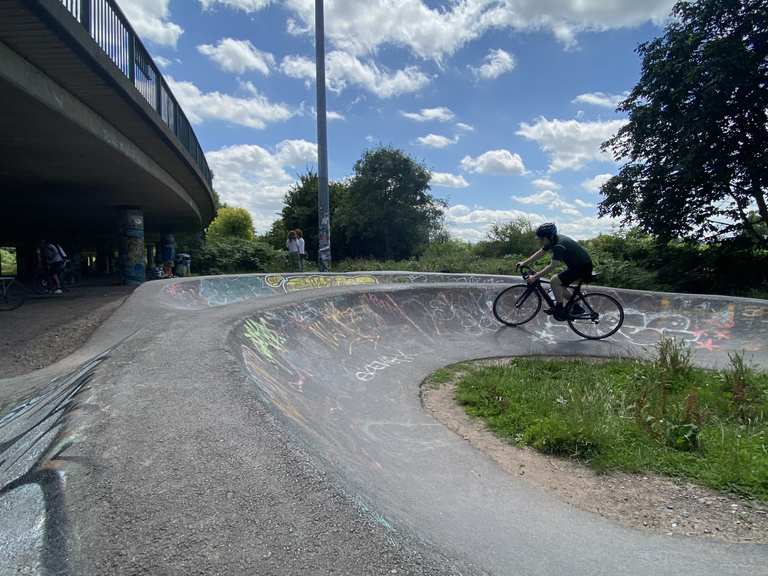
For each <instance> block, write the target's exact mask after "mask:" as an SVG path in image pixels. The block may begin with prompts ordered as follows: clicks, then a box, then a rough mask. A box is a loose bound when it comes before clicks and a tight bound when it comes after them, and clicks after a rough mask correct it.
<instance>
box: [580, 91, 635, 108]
mask: <svg viewBox="0 0 768 576" xmlns="http://www.w3.org/2000/svg"><path fill="white" fill-rule="evenodd" d="M628 95H629V93H628V92H624V94H606V93H605V92H589V93H587V94H579V95H578V96H576V98H575V99H574V101H573V103H574V104H588V105H590V106H600V107H602V108H611V109H612V110H615V109H616V108H618V106H619V104H621V103H622V102H623V101H624V100H626V98H627V96H628Z"/></svg>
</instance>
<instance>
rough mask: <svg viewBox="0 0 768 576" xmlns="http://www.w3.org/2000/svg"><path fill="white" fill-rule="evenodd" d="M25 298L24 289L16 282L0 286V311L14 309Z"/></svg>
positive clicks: (25, 292)
mask: <svg viewBox="0 0 768 576" xmlns="http://www.w3.org/2000/svg"><path fill="white" fill-rule="evenodd" d="M26 300H27V291H26V289H25V288H24V287H23V286H22V285H21V284H19V283H18V282H11V283H10V284H9V285H7V286H4V287H0V312H9V311H11V310H16V308H18V307H19V306H21V305H22V304H24V302H25V301H26Z"/></svg>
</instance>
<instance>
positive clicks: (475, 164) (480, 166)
mask: <svg viewBox="0 0 768 576" xmlns="http://www.w3.org/2000/svg"><path fill="white" fill-rule="evenodd" d="M461 167H462V168H463V169H464V170H465V171H467V172H475V173H478V174H525V165H524V164H523V159H522V158H521V157H520V155H519V154H513V153H512V152H510V151H509V150H489V151H488V152H486V153H485V154H482V155H480V156H478V157H477V158H472V157H471V156H465V157H464V159H463V160H462V161H461Z"/></svg>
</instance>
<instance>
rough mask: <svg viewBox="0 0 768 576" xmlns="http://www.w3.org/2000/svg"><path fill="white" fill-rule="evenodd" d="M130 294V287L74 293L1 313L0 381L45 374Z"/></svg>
mask: <svg viewBox="0 0 768 576" xmlns="http://www.w3.org/2000/svg"><path fill="white" fill-rule="evenodd" d="M132 292H133V288H131V287H123V286H118V287H115V286H104V287H78V288H73V289H72V291H71V292H68V293H66V294H63V295H61V296H45V297H37V298H32V299H30V300H27V302H26V303H25V304H24V305H23V306H22V307H21V308H17V309H16V310H13V311H11V312H0V366H1V367H2V368H0V379H2V378H12V377H14V376H21V375H22V374H28V373H29V372H33V371H34V370H39V369H40V368H45V367H46V366H50V365H51V364H54V363H55V362H58V361H59V360H61V359H62V358H65V357H66V356H68V355H70V354H71V353H72V352H74V351H75V350H77V349H78V348H80V347H81V346H82V345H83V344H84V343H85V342H86V341H87V340H88V338H90V337H91V334H93V333H94V331H95V330H96V328H98V327H99V326H100V325H101V324H102V323H103V322H104V321H105V320H106V319H107V318H109V317H110V316H111V315H112V314H113V313H114V311H115V310H117V308H118V307H119V306H120V305H121V304H122V303H123V302H125V300H126V298H128V296H130V294H131V293H132Z"/></svg>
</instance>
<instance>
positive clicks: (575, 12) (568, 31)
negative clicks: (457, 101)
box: [228, 0, 675, 60]
mask: <svg viewBox="0 0 768 576" xmlns="http://www.w3.org/2000/svg"><path fill="white" fill-rule="evenodd" d="M228 1H234V0H228ZM674 3H675V0H645V1H643V2H637V0H611V1H609V2H606V1H605V0H461V1H455V2H450V3H446V4H448V5H447V6H445V5H440V6H435V7H431V6H430V4H433V3H428V2H427V1H426V0H367V1H366V2H360V1H359V0H336V1H335V2H332V3H327V4H326V34H327V36H328V38H329V42H330V43H331V44H332V45H333V46H335V47H336V48H339V49H342V50H345V51H347V52H350V53H352V54H356V55H361V54H371V53H374V52H375V51H376V50H377V48H378V47H380V46H382V45H386V44H390V45H395V46H403V47H406V48H408V49H409V50H410V51H411V52H412V53H413V54H415V55H416V56H418V57H420V58H424V59H434V60H442V59H444V58H445V57H446V56H450V55H452V54H454V53H455V52H456V51H457V50H458V49H460V48H461V47H462V46H465V45H466V44H467V43H469V42H471V41H473V40H475V39H477V38H479V37H481V36H482V35H484V34H485V33H486V32H488V31H489V30H494V29H512V30H523V31H530V30H548V31H550V32H551V33H552V34H553V35H554V36H555V37H556V38H557V39H558V40H559V41H560V42H562V43H563V44H565V45H567V46H572V45H573V44H575V43H576V41H577V36H578V34H579V32H582V31H587V30H589V31H592V30H607V29H612V28H622V27H629V26H638V25H640V24H642V23H644V22H648V21H654V22H661V21H663V20H664V19H665V18H666V17H667V15H668V14H669V12H670V9H671V8H672V6H673V4H674ZM284 4H285V6H286V7H287V8H288V9H289V10H291V11H292V12H293V13H294V15H295V18H292V19H291V20H290V21H289V25H288V30H289V32H291V33H293V34H311V33H312V32H313V30H314V16H315V13H314V4H315V2H314V0H285V2H284Z"/></svg>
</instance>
